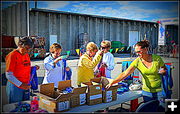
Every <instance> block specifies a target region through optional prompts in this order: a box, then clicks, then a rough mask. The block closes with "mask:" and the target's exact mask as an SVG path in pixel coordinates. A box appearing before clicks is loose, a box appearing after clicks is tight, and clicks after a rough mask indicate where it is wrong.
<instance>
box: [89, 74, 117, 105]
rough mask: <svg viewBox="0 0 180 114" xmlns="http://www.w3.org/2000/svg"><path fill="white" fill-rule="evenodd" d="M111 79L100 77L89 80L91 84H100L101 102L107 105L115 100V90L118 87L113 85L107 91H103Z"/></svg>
mask: <svg viewBox="0 0 180 114" xmlns="http://www.w3.org/2000/svg"><path fill="white" fill-rule="evenodd" d="M110 81H111V79H108V78H105V77H100V78H94V79H91V82H96V83H100V84H102V89H103V90H102V102H103V103H107V102H111V101H115V100H116V99H117V89H118V87H119V86H120V85H118V84H114V85H112V86H111V87H110V88H109V89H105V87H106V85H108V84H109V82H110Z"/></svg>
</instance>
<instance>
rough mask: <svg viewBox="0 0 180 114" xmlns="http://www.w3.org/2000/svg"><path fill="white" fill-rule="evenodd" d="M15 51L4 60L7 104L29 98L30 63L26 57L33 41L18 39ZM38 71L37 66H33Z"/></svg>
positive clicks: (27, 38)
mask: <svg viewBox="0 0 180 114" xmlns="http://www.w3.org/2000/svg"><path fill="white" fill-rule="evenodd" d="M17 46H18V47H17V49H15V50H13V51H12V52H10V53H9V54H8V55H7V56H6V58H5V62H6V78H7V79H8V81H7V85H6V93H7V96H8V102H9V103H14V102H20V101H24V100H29V98H30V92H29V89H30V87H31V86H30V74H31V62H30V57H29V55H28V52H29V50H30V49H31V48H32V47H33V41H32V39H31V38H30V37H23V38H20V39H19V41H18V44H17ZM35 66H36V69H39V66H38V65H35Z"/></svg>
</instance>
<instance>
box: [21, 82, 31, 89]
mask: <svg viewBox="0 0 180 114" xmlns="http://www.w3.org/2000/svg"><path fill="white" fill-rule="evenodd" d="M19 87H21V88H22V89H25V90H28V89H29V88H30V87H31V85H28V84H26V83H22V84H21V85H20V86H19Z"/></svg>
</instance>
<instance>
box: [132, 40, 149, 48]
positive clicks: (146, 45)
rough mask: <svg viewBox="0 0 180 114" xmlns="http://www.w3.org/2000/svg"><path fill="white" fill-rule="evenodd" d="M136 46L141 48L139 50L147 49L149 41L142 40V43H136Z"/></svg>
mask: <svg viewBox="0 0 180 114" xmlns="http://www.w3.org/2000/svg"><path fill="white" fill-rule="evenodd" d="M136 45H138V46H141V48H148V47H149V41H148V40H142V41H139V42H137V43H136ZM136 45H135V46H136Z"/></svg>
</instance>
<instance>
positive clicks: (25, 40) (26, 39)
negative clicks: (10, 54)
mask: <svg viewBox="0 0 180 114" xmlns="http://www.w3.org/2000/svg"><path fill="white" fill-rule="evenodd" d="M18 45H21V46H25V45H28V46H30V47H33V46H34V43H33V41H32V39H31V38H30V37H28V36H25V37H22V38H19V42H18Z"/></svg>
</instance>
